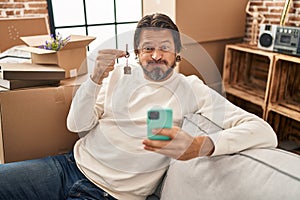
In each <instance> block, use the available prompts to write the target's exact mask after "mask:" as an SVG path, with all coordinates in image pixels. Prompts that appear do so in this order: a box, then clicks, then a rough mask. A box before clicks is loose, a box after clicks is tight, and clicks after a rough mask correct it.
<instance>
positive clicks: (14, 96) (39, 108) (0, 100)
mask: <svg viewBox="0 0 300 200" xmlns="http://www.w3.org/2000/svg"><path fill="white" fill-rule="evenodd" d="M84 80H85V79H84ZM76 81H77V79H76ZM81 82H82V81H80V82H79V81H77V82H75V81H74V80H73V79H65V80H64V81H62V83H61V86H59V87H43V88H34V89H23V90H22V89H20V90H12V91H10V90H3V91H0V117H1V120H0V125H1V129H0V163H8V162H13V161H21V160H27V159H35V158H41V157H45V156H49V155H56V154H60V153H65V152H68V151H71V150H72V147H73V145H74V143H75V141H76V140H77V139H78V135H77V134H76V133H72V132H69V131H68V130H67V127H66V117H67V114H68V112H69V107H70V104H71V101H72V97H73V95H74V93H75V91H76V90H77V88H78V87H79V85H80V83H81Z"/></svg>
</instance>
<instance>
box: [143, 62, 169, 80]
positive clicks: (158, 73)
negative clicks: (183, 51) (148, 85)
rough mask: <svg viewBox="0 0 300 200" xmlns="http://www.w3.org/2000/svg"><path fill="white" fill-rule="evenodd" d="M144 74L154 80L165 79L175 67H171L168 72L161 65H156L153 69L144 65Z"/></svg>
mask: <svg viewBox="0 0 300 200" xmlns="http://www.w3.org/2000/svg"><path fill="white" fill-rule="evenodd" d="M142 68H143V71H144V74H145V75H146V76H147V77H148V78H150V79H151V80H153V81H161V80H163V79H165V78H166V77H167V76H168V75H169V74H170V73H171V72H172V71H173V69H174V67H173V66H172V67H170V68H169V69H168V70H167V71H166V72H163V71H162V70H161V68H160V67H156V68H155V69H153V70H152V71H148V70H146V69H145V68H144V67H142Z"/></svg>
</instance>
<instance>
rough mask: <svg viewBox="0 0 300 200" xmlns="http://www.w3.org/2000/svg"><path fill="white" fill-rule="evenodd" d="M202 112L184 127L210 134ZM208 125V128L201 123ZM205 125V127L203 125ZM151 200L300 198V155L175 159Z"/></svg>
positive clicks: (265, 152)
mask: <svg viewBox="0 0 300 200" xmlns="http://www.w3.org/2000/svg"><path fill="white" fill-rule="evenodd" d="M206 120H207V119H205V118H203V117H202V116H201V115H199V114H193V115H188V116H186V119H185V120H184V123H183V127H182V128H183V129H185V130H186V131H189V132H193V133H195V132H199V131H200V132H205V133H209V132H210V131H214V130H216V129H219V127H216V126H215V125H211V124H210V125H209V126H207V121H206ZM201 123H203V124H206V129H205V130H204V129H203V128H200V127H201V126H198V125H199V124H200V125H201ZM202 127H203V126H202ZM148 199H149V200H154V199H161V200H177V199H178V200H182V199H187V200H194V199H195V200H197V199H201V200H219V199H220V200H236V199H243V200H269V199H270V200H299V199H300V156H299V155H297V154H294V153H290V152H287V151H283V150H280V149H278V148H275V149H250V150H245V151H243V152H240V153H236V154H232V155H223V156H215V157H203V158H197V159H192V160H190V161H176V160H174V161H173V162H172V163H171V165H170V167H169V169H168V171H167V174H166V176H165V177H164V179H163V181H162V183H161V185H160V187H159V188H158V189H157V190H156V192H155V194H153V195H152V196H151V197H149V198H148Z"/></svg>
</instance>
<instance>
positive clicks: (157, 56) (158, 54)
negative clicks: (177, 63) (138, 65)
mask: <svg viewBox="0 0 300 200" xmlns="http://www.w3.org/2000/svg"><path fill="white" fill-rule="evenodd" d="M151 57H152V59H153V60H156V61H158V60H160V59H161V58H162V52H161V51H160V50H159V49H155V50H154V51H153V52H152V56H151Z"/></svg>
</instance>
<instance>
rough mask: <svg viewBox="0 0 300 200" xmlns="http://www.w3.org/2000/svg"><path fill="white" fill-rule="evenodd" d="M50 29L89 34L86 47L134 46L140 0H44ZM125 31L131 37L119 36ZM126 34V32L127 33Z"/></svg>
mask: <svg viewBox="0 0 300 200" xmlns="http://www.w3.org/2000/svg"><path fill="white" fill-rule="evenodd" d="M47 3H48V10H49V19H50V29H51V33H54V32H55V33H57V32H59V33H61V34H62V35H63V37H67V36H68V35H70V34H78V35H90V36H95V37H96V38H97V39H96V40H95V41H93V42H92V43H91V44H90V45H89V50H90V51H94V50H98V49H103V48H117V49H125V45H126V43H127V44H128V45H129V49H133V30H134V29H135V27H136V24H137V21H138V20H139V19H140V18H141V17H142V0H47ZM125 32H126V34H127V33H128V34H130V37H126V39H122V38H123V35H124V34H125ZM126 34H125V35H126Z"/></svg>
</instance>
